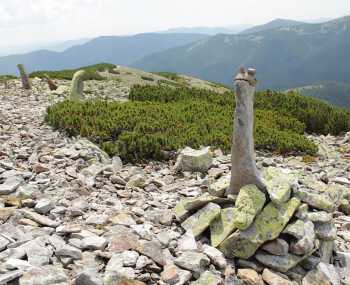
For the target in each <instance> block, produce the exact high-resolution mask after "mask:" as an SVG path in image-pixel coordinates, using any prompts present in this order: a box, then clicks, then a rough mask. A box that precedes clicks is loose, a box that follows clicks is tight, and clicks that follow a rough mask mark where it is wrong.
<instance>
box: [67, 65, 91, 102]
mask: <svg viewBox="0 0 350 285" xmlns="http://www.w3.org/2000/svg"><path fill="white" fill-rule="evenodd" d="M86 77H87V72H86V71H85V70H79V71H77V72H76V73H74V76H73V79H72V86H71V94H70V99H71V100H80V99H83V98H84V93H83V91H84V80H85V79H86Z"/></svg>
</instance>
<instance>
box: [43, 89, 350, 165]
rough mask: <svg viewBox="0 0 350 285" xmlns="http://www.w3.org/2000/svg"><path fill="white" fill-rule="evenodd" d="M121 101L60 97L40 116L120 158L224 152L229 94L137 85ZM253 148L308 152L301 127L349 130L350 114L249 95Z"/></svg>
mask: <svg viewBox="0 0 350 285" xmlns="http://www.w3.org/2000/svg"><path fill="white" fill-rule="evenodd" d="M130 99H131V101H129V102H126V103H119V102H107V101H102V100H91V101H74V102H73V101H63V102H60V103H57V104H55V105H53V106H51V107H49V108H48V110H47V115H46V121H47V122H48V123H49V124H51V125H52V126H53V127H55V128H56V129H59V130H63V131H66V132H67V134H68V135H70V136H83V137H87V138H89V139H90V140H92V141H94V142H95V143H97V144H99V145H100V146H101V147H102V148H103V149H104V150H105V151H107V152H108V153H109V154H111V155H114V154H118V155H120V156H121V157H122V159H123V160H125V161H135V160H137V161H140V160H147V159H163V158H164V153H165V152H166V151H174V150H177V149H179V148H182V147H184V146H191V147H193V148H198V147H200V146H201V145H210V146H213V147H218V148H221V149H222V150H224V151H226V152H229V151H230V147H231V136H232V128H233V126H232V117H233V111H234V105H235V102H234V101H235V100H234V94H233V93H232V92H227V93H225V94H216V93H213V92H210V91H207V90H198V89H190V88H185V87H179V88H174V87H165V86H136V87H134V88H133V89H132V90H131V93H130ZM255 108H256V109H255V127H254V137H255V145H256V148H257V149H267V150H270V151H276V152H279V153H282V154H285V153H291V152H293V153H301V154H304V155H314V154H315V153H316V152H317V147H316V145H315V144H314V143H313V142H311V141H309V140H308V139H307V138H306V137H305V136H304V132H305V131H307V132H315V133H328V132H330V133H333V134H339V133H340V132H344V131H348V130H350V126H349V120H350V113H349V112H348V111H346V110H342V109H340V108H335V107H332V106H330V105H328V104H325V103H323V102H320V101H318V100H314V99H311V98H304V97H301V96H299V95H298V94H294V93H293V94H288V95H286V94H282V93H278V92H271V91H266V92H260V93H258V94H257V95H256V103H255Z"/></svg>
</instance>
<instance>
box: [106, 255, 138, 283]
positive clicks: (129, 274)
mask: <svg viewBox="0 0 350 285" xmlns="http://www.w3.org/2000/svg"><path fill="white" fill-rule="evenodd" d="M135 276H136V274H135V271H134V269H133V268H131V267H123V257H122V254H120V253H117V254H113V255H112V258H111V259H110V260H109V262H108V263H107V266H106V270H105V275H104V279H103V280H104V283H103V284H104V285H114V284H115V283H116V281H120V279H122V278H127V279H135Z"/></svg>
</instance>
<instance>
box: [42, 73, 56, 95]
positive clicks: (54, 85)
mask: <svg viewBox="0 0 350 285" xmlns="http://www.w3.org/2000/svg"><path fill="white" fill-rule="evenodd" d="M44 77H45V78H46V80H47V84H48V85H49V89H50V90H51V91H54V90H57V88H58V86H57V85H56V83H55V82H53V81H52V79H51V78H50V76H49V75H47V74H45V75H44Z"/></svg>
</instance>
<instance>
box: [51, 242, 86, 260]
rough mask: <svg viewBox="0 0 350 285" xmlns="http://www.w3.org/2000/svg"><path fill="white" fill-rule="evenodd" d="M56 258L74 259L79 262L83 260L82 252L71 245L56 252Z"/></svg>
mask: <svg viewBox="0 0 350 285" xmlns="http://www.w3.org/2000/svg"><path fill="white" fill-rule="evenodd" d="M55 254H56V256H59V257H71V258H73V259H76V260H79V259H81V258H82V252H81V250H80V249H78V248H76V247H74V246H70V245H65V246H64V247H62V248H60V249H59V250H56V251H55Z"/></svg>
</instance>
